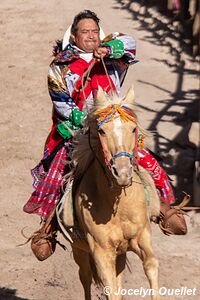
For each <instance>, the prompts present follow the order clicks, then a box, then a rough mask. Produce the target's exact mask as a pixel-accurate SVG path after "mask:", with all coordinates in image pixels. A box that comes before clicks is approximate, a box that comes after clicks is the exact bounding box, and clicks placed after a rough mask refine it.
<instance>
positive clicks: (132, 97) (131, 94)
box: [123, 85, 135, 104]
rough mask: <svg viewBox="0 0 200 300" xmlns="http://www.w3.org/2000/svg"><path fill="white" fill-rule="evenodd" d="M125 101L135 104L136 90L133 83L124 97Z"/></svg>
mask: <svg viewBox="0 0 200 300" xmlns="http://www.w3.org/2000/svg"><path fill="white" fill-rule="evenodd" d="M123 102H124V103H125V104H134V102H135V92H134V87H133V85H132V86H131V87H130V89H129V90H128V93H127V94H126V97H125V98H124V101H123Z"/></svg>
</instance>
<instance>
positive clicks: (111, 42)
mask: <svg viewBox="0 0 200 300" xmlns="http://www.w3.org/2000/svg"><path fill="white" fill-rule="evenodd" d="M102 46H103V47H106V48H108V52H107V53H108V54H107V55H106V56H107V57H109V58H113V59H120V58H122V59H123V60H124V62H125V63H127V64H131V63H134V62H135V54H136V42H135V39H134V38H133V37H131V36H129V35H126V34H123V33H119V32H115V33H113V34H110V35H108V36H107V37H106V38H105V39H104V40H103V41H102V43H101V47H102Z"/></svg>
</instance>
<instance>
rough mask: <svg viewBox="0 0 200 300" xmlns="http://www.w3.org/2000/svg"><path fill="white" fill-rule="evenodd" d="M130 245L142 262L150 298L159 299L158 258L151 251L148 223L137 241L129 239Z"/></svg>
mask: <svg viewBox="0 0 200 300" xmlns="http://www.w3.org/2000/svg"><path fill="white" fill-rule="evenodd" d="M136 244H137V245H136ZM130 246H131V248H132V250H133V251H134V252H135V253H137V254H138V256H139V257H140V258H141V260H142V262H143V268H144V272H145V274H146V276H147V278H148V280H149V284H150V288H151V289H152V296H151V299H152V300H160V296H159V284H158V260H157V259H156V257H155V255H154V253H153V248H152V243H151V232H150V225H148V224H147V226H146V227H145V228H144V229H143V230H142V233H141V235H140V239H139V240H138V242H136V241H135V240H133V241H131V243H130Z"/></svg>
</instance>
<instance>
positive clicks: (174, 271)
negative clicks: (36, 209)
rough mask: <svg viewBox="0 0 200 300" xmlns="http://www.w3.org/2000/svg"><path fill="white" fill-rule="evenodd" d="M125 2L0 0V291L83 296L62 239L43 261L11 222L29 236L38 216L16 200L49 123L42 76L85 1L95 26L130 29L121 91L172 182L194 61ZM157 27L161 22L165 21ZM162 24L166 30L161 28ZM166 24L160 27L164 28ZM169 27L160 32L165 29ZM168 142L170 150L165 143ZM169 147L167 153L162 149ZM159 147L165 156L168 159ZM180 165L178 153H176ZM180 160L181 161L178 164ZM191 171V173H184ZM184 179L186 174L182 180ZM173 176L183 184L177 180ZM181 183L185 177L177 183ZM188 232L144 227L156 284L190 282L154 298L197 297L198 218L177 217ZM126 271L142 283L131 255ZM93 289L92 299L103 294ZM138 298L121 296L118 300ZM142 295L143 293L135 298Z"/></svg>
mask: <svg viewBox="0 0 200 300" xmlns="http://www.w3.org/2000/svg"><path fill="white" fill-rule="evenodd" d="M131 2H134V1H120V0H101V1H97V0H82V1H80V0H73V1H65V0H48V1H47V0H43V1H40V0H34V1H33V0H29V1H27V0H1V2H0V12H1V14H0V45H1V50H0V51H1V52H0V62H1V64H0V66H1V72H0V85H1V89H0V91H1V97H0V106H1V108H0V111H1V118H0V136H1V147H0V175H1V177H0V178H1V179H0V199H1V200H0V212H1V215H0V236H1V238H0V269H1V272H0V299H2V300H14V299H19V300H20V299H24V300H25V299H26V300H44V299H47V300H53V299H56V300H61V299H65V300H74V299H80V300H81V299H83V291H82V287H81V285H80V282H79V279H78V272H77V266H76V265H75V263H74V261H73V259H72V255H71V249H70V245H69V244H67V242H66V241H65V240H64V239H63V238H62V237H61V236H59V239H60V240H61V241H62V242H63V243H65V245H66V246H67V251H64V250H63V249H61V248H59V247H58V248H57V250H56V253H55V254H54V255H53V256H52V257H50V258H49V259H48V260H46V261H44V262H42V263H41V262H38V261H37V260H36V258H35V257H34V256H33V255H32V252H31V250H30V245H25V246H23V247H17V245H18V244H20V243H23V242H25V240H24V238H23V237H22V235H21V229H22V228H24V227H25V230H24V231H25V233H26V234H27V235H29V234H31V233H32V232H33V231H34V230H36V229H37V228H38V227H39V221H40V220H39V217H37V216H34V215H28V214H25V213H24V212H23V211H22V207H23V205H24V203H25V202H26V200H27V199H28V197H29V195H30V193H31V192H32V186H31V183H32V179H31V176H30V169H31V168H32V167H34V166H35V165H36V163H37V162H38V161H39V160H40V159H41V156H42V149H43V144H44V140H45V138H46V136H47V134H48V132H49V129H50V126H51V102H50V98H49V95H48V91H47V83H46V74H47V69H48V65H49V63H50V61H51V51H52V46H53V44H54V41H55V40H56V39H58V38H62V36H63V35H64V32H65V29H66V28H67V27H68V26H69V25H70V23H71V21H72V18H73V16H74V15H75V14H76V13H78V12H79V11H80V10H82V9H85V8H89V9H91V10H94V11H96V12H97V14H98V15H99V17H100V18H101V24H102V26H103V28H104V31H105V33H107V34H108V33H110V32H113V31H123V32H126V33H128V34H132V35H134V36H135V38H136V40H137V58H138V60H139V63H137V64H135V65H134V66H132V67H131V68H130V70H129V73H128V76H127V79H126V82H125V85H124V89H123V92H125V91H126V90H127V88H128V87H129V86H130V85H131V84H132V83H133V84H134V87H135V92H136V100H137V103H138V104H139V107H140V118H141V123H142V125H143V126H144V127H146V128H149V129H152V130H154V131H156V132H157V135H156V139H155V140H154V141H153V142H152V149H155V150H158V151H159V153H162V154H163V155H164V157H166V162H165V163H166V168H167V169H168V170H171V176H172V178H173V179H174V183H173V184H174V186H175V187H177V185H178V183H179V180H180V178H178V179H177V176H176V174H177V172H178V169H177V168H176V169H175V170H174V169H173V168H172V169H170V167H172V165H171V164H172V163H173V158H174V157H175V156H176V153H177V152H176V150H174V149H172V147H171V144H170V143H171V141H172V140H175V138H176V136H177V135H178V134H179V133H180V132H181V131H182V129H183V128H184V126H185V124H187V121H188V115H187V109H188V108H190V109H191V108H193V107H195V103H196V101H197V90H198V88H199V80H198V76H197V75H198V73H197V63H195V62H194V61H193V60H191V59H190V57H189V56H188V54H187V51H181V49H183V48H180V44H179V43H178V42H177V36H176V34H173V30H172V27H171V25H169V26H168V25H166V24H167V22H168V21H167V19H166V18H162V20H161V21H162V22H161V21H160V23H159V24H160V25H162V26H160V28H158V27H156V24H158V21H159V15H158V14H157V13H156V12H155V11H153V10H151V11H150V13H151V15H152V16H153V17H152V16H151V17H150V15H149V16H147V17H146V18H145V19H144V16H143V14H142V11H138V8H139V6H137V5H136V4H135V3H132V4H131ZM166 26H167V29H166ZM170 30H171V31H170ZM166 32H168V35H166ZM169 33H170V34H169ZM190 120H191V119H190ZM172 150H173V151H172ZM170 151H171V152H170ZM169 153H171V154H170V157H169V155H168V154H169ZM186 162H187V163H189V162H190V161H189V162H188V160H186ZM182 164H185V163H184V162H182ZM190 177H191V174H190ZM186 179H187V178H186ZM182 183H183V182H182ZM184 184H185V188H186V189H187V186H188V184H189V183H188V181H187V180H185V181H184ZM186 219H187V223H188V234H187V235H186V236H177V237H174V236H173V237H167V236H165V235H163V234H162V233H161V231H160V230H159V228H158V227H157V226H156V225H152V231H153V244H154V249H155V253H156V255H157V257H158V259H159V261H160V286H162V287H166V288H167V289H168V291H169V289H180V288H181V287H186V288H188V289H189V288H190V289H194V288H196V289H197V290H196V291H195V293H194V295H191V296H189V295H182V296H175V295H167V296H163V299H166V300H174V299H184V300H198V299H200V250H199V245H200V234H199V229H200V216H199V214H194V213H192V212H190V213H189V217H186ZM129 262H130V266H131V273H130V272H129V271H128V269H127V270H126V272H125V277H124V287H125V288H126V289H136V288H140V287H143V288H148V283H147V280H146V278H145V276H144V273H143V270H142V266H141V262H140V261H139V259H138V258H137V257H136V256H135V255H134V254H130V255H129ZM103 298H104V297H103V296H101V294H100V292H99V291H98V290H97V289H96V288H93V299H103ZM129 298H130V299H136V300H137V299H141V298H142V297H141V296H140V297H139V296H133V295H132V296H126V299H129ZM145 299H149V298H148V297H145Z"/></svg>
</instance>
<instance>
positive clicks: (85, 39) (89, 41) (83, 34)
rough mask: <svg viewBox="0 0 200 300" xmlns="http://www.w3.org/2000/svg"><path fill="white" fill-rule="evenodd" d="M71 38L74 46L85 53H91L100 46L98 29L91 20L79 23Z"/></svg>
mask: <svg viewBox="0 0 200 300" xmlns="http://www.w3.org/2000/svg"><path fill="white" fill-rule="evenodd" d="M72 37H73V39H74V42H75V44H76V46H77V47H78V48H80V49H82V50H84V51H85V52H87V53H91V52H93V50H95V49H96V48H97V47H98V46H99V45H100V33H99V27H98V25H97V24H96V22H95V21H94V20H93V19H83V20H81V21H79V23H78V30H77V32H76V34H75V35H72Z"/></svg>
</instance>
